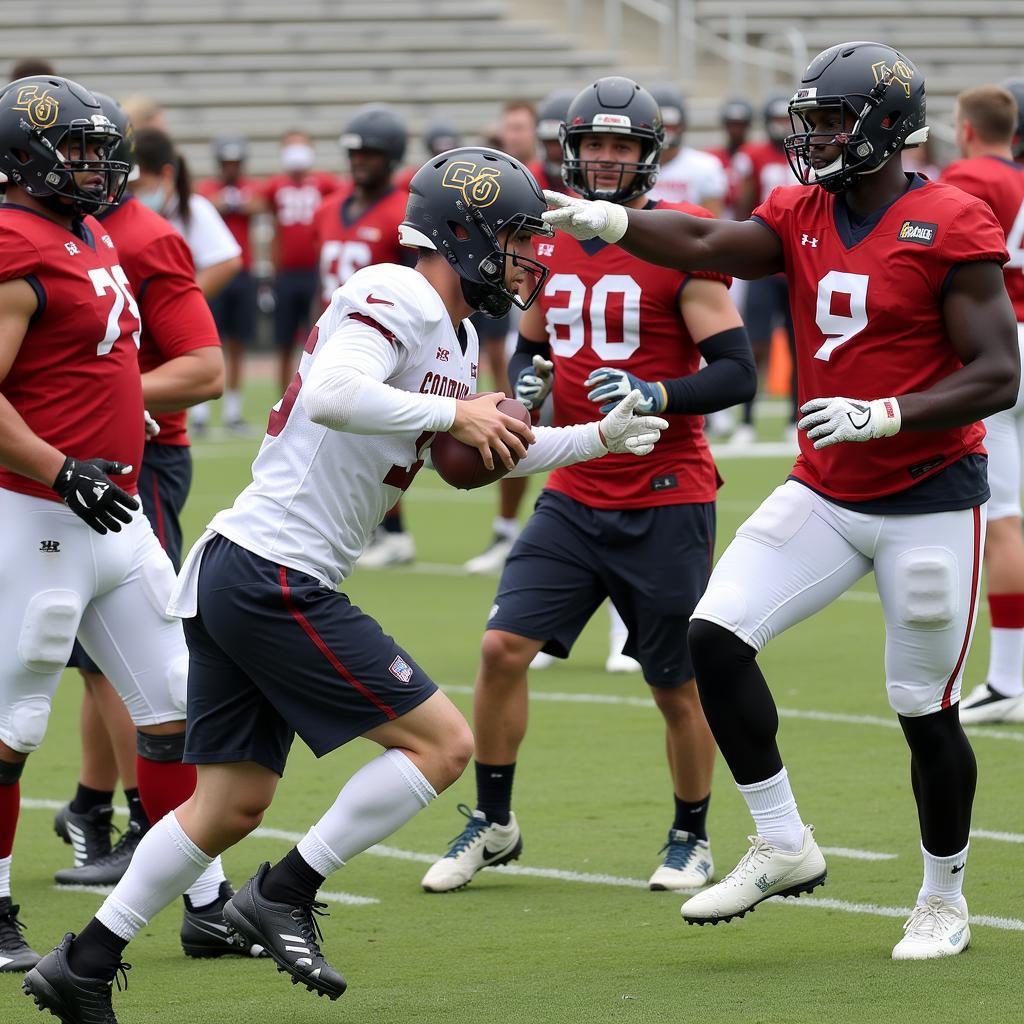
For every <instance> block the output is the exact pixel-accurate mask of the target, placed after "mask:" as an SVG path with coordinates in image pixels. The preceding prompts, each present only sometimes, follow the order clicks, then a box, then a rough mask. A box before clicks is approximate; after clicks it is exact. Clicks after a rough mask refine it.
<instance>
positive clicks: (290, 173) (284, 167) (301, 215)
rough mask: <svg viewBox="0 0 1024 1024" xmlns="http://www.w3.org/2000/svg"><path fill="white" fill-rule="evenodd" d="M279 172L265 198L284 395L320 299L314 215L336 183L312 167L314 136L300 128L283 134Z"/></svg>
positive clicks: (313, 160)
mask: <svg viewBox="0 0 1024 1024" xmlns="http://www.w3.org/2000/svg"><path fill="white" fill-rule="evenodd" d="M280 161H281V173H280V174H275V175H274V176H273V177H272V178H270V179H269V180H268V181H267V182H266V183H265V184H264V186H263V202H264V205H265V207H266V208H267V209H268V210H269V211H270V214H271V216H272V217H273V220H274V242H273V245H272V247H271V256H272V259H273V263H274V341H275V342H276V344H277V347H278V351H279V352H280V357H281V361H280V367H279V374H278V378H279V379H278V383H279V384H280V386H281V393H282V394H284V392H285V390H286V389H287V387H288V382H289V381H290V380H291V379H292V374H293V373H294V372H295V367H294V365H293V364H294V362H295V354H294V352H295V342H296V339H304V338H305V336H306V335H307V334H308V333H309V326H310V322H309V321H310V314H311V312H312V310H313V304H314V302H315V301H316V291H317V250H316V242H315V234H314V230H313V218H314V217H315V216H316V211H317V210H319V209H320V205H321V203H322V202H323V201H324V199H325V198H326V197H327V196H329V195H330V194H331V193H332V192H334V191H336V190H337V188H338V180H337V178H335V177H334V175H332V174H328V173H327V172H326V171H314V170H313V164H314V163H315V161H316V151H315V150H314V149H313V140H312V139H311V138H310V136H309V135H308V134H307V133H306V132H304V131H300V130H293V131H289V132H286V133H285V135H284V136H283V137H282V139H281V153H280Z"/></svg>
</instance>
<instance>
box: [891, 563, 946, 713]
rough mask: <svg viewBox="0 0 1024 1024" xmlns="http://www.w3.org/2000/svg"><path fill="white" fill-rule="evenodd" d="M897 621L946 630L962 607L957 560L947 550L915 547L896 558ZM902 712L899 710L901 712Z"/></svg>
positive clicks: (906, 624) (914, 627)
mask: <svg viewBox="0 0 1024 1024" xmlns="http://www.w3.org/2000/svg"><path fill="white" fill-rule="evenodd" d="M895 570H896V572H895V576H896V580H895V582H896V607H895V609H894V610H895V613H896V618H897V622H898V623H899V625H901V626H906V627H907V628H908V629H946V628H948V627H949V626H951V625H952V624H953V621H954V620H955V619H956V615H957V611H958V610H959V607H960V593H959V589H960V580H959V572H958V570H957V564H956V559H955V558H954V557H953V553H952V552H951V551H949V550H948V549H947V548H914V549H913V550H911V551H905V552H904V553H903V554H901V555H900V556H899V558H897V559H896V566H895ZM897 710H898V709H897Z"/></svg>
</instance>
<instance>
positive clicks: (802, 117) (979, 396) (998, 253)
mask: <svg viewBox="0 0 1024 1024" xmlns="http://www.w3.org/2000/svg"><path fill="white" fill-rule="evenodd" d="M790 110H791V113H792V117H793V120H794V128H795V131H794V134H792V135H791V136H790V137H789V138H788V139H787V140H786V151H787V153H788V155H789V159H790V162H791V166H792V167H793V170H794V172H795V173H796V175H797V177H798V179H799V180H800V182H801V183H802V184H803V185H805V186H807V187H803V188H780V189H776V190H775V191H774V192H772V193H771V195H770V196H769V197H768V200H767V201H766V202H764V203H762V204H761V206H759V207H758V208H757V210H755V211H754V216H753V219H752V220H750V221H747V222H743V223H736V222H733V221H709V220H704V219H701V218H697V217H691V216H687V215H686V214H682V213H676V212H674V211H658V210H655V211H642V210H626V209H624V208H623V207H622V206H618V205H615V204H613V203H608V202H596V203H594V202H588V201H585V200H582V199H569V198H566V197H564V196H560V195H556V194H555V193H551V194H549V195H548V196H547V199H548V202H549V203H550V204H552V205H553V206H554V207H556V208H555V209H554V210H553V212H551V213H550V214H548V215H547V218H546V219H547V220H548V221H549V222H550V223H552V224H554V225H557V226H559V227H561V228H563V229H564V230H567V231H569V232H570V233H571V234H573V236H574V237H576V238H579V239H592V238H600V239H602V240H603V241H606V242H617V243H619V244H620V245H621V246H622V247H624V248H625V249H626V250H627V251H628V252H631V253H633V254H634V255H636V256H640V257H641V258H643V259H649V260H651V261H652V262H655V263H658V264H662V265H668V266H673V267H679V268H683V269H695V268H703V269H705V270H713V271H718V272H720V273H734V274H738V275H740V276H742V277H747V278H756V277H761V276H764V275H765V274H772V273H778V272H783V271H784V272H785V274H786V276H787V278H788V279H789V282H790V285H791V288H790V295H791V296H792V302H793V316H794V320H795V323H796V329H797V340H798V348H797V357H798V360H799V377H798V379H799V382H800V401H801V413H802V416H803V418H802V419H801V421H800V423H799V424H798V426H799V428H800V455H799V457H798V459H797V461H796V464H795V466H794V467H793V470H792V473H791V475H790V477H789V479H788V480H787V481H786V482H785V483H784V484H782V486H780V487H779V488H777V489H776V490H775V492H774V493H773V494H771V495H770V496H769V497H768V498H767V499H766V500H765V501H764V502H763V503H762V505H761V507H760V508H759V509H758V510H757V511H756V512H754V514H753V515H752V516H751V517H750V518H749V519H748V520H747V521H746V522H745V523H744V524H743V525H742V526H741V527H740V529H739V531H738V532H737V535H736V538H735V539H734V540H733V542H732V544H730V546H729V548H728V550H727V551H726V552H725V554H724V555H723V556H722V558H721V559H720V560H719V562H718V564H717V566H716V567H715V570H714V573H713V574H712V576H711V581H710V583H709V584H708V589H707V592H706V593H705V594H704V596H703V597H702V598H701V600H700V603H699V604H698V605H697V608H696V611H695V612H694V614H693V619H692V621H691V623H690V632H689V643H690V651H691V654H692V656H693V662H694V667H695V669H696V673H697V684H698V686H699V688H700V695H701V701H702V703H703V705H704V711H705V713H706V715H707V718H708V722H709V723H710V724H711V729H712V731H713V732H714V735H715V739H716V740H717V741H718V746H719V748H720V749H721V751H722V753H723V755H724V756H725V759H726V761H727V762H728V764H729V767H730V769H731V770H732V773H733V776H734V778H735V779H736V782H737V784H738V786H739V789H740V792H741V793H742V794H743V797H744V799H745V800H746V802H747V805H748V807H749V808H750V811H751V813H752V814H753V817H754V822H755V826H756V830H757V835H756V837H755V838H754V840H753V844H752V845H751V847H750V849H749V850H748V851H747V853H746V854H745V855H744V857H743V859H742V860H741V861H740V863H739V865H738V866H737V867H736V868H735V869H734V870H733V871H731V872H730V873H729V874H728V875H726V877H725V878H723V879H722V880H721V881H720V882H718V883H717V884H716V885H714V886H711V887H710V888H708V889H705V890H704V891H703V892H702V893H698V894H697V895H696V896H694V897H693V898H692V899H691V900H689V901H688V902H687V903H685V904H684V905H683V916H684V918H685V919H686V920H687V921H689V922H691V923H704V922H708V921H711V922H716V921H729V920H731V919H732V918H734V917H739V916H742V915H743V914H745V913H746V912H747V911H748V910H750V909H751V908H753V907H754V906H756V905H757V904H758V903H759V902H760V901H761V900H764V899H767V898H768V897H770V896H774V895H778V894H786V895H793V896H796V895H799V894H800V893H802V892H808V891H810V890H811V889H813V888H815V887H816V886H818V885H820V884H821V883H822V882H824V881H825V873H826V869H825V860H824V858H823V857H822V854H821V851H820V850H819V848H818V845H817V843H816V842H815V839H814V833H813V829H812V828H811V826H809V825H805V824H804V822H803V819H802V818H801V816H800V812H799V811H798V810H797V805H796V801H795V799H794V797H793V791H792V789H791V788H790V783H789V780H788V777H787V774H786V769H785V767H784V765H783V762H782V757H781V755H780V753H779V749H778V746H777V745H776V739H775V735H776V730H777V724H778V719H777V715H776V709H775V703H774V701H773V700H772V695H771V693H770V691H769V689H768V686H767V683H766V682H765V679H764V676H763V675H762V674H761V671H760V669H759V668H758V665H757V655H758V653H759V652H760V651H761V649H762V648H763V647H764V646H765V644H766V643H768V641H769V640H771V638H772V637H774V636H776V635H778V634H779V633H781V632H782V631H783V630H785V629H787V628H789V627H790V626H792V625H795V624H796V623H797V622H800V621H802V620H803V619H806V618H808V617H809V616H811V615H813V614H814V613H815V612H816V611H818V610H819V609H820V608H823V607H824V606H825V605H827V604H830V603H831V602H832V601H834V600H835V599H836V598H837V597H839V596H840V595H841V594H842V593H844V592H845V591H846V590H848V589H849V588H850V587H851V586H852V585H853V584H854V583H855V582H856V581H857V580H859V579H861V578H862V577H864V576H866V575H868V574H869V573H871V572H874V576H875V582H876V586H877V589H878V596H879V599H880V600H881V605H882V611H883V614H884V617H885V628H886V646H885V673H886V689H887V693H888V698H889V703H890V705H891V707H892V708H893V710H894V711H895V712H896V713H897V715H898V716H899V723H900V726H901V728H902V731H903V734H904V736H905V737H906V740H907V744H908V746H909V747H910V761H911V780H912V782H913V789H914V796H915V799H916V801H917V810H918V818H919V823H920V830H921V848H922V853H923V857H924V880H923V883H922V885H921V889H920V891H919V893H918V897H917V904H916V906H915V908H914V910H913V913H912V914H911V915H910V918H909V919H908V920H907V922H906V925H905V926H904V935H903V938H902V939H901V940H900V941H899V942H898V943H897V944H896V946H895V948H894V949H893V953H892V955H893V958H894V959H897V960H903V959H925V958H933V957H940V956H949V955H953V954H956V953H960V952H962V951H963V950H964V949H965V948H966V947H967V945H968V943H969V942H970V927H969V922H968V913H967V904H966V903H965V902H964V899H963V881H964V876H965V870H964V869H965V866H966V863H967V849H968V841H967V840H968V835H969V832H970V820H971V805H972V802H973V798H974V788H975V782H976V776H977V772H976V768H975V762H974V754H973V752H972V750H971V746H970V743H969V742H968V741H967V737H966V736H965V735H964V731H963V729H962V728H961V725H960V721H959V717H958V712H959V707H958V702H959V699H960V685H961V679H962V675H963V667H964V660H965V658H966V657H967V652H968V649H969V647H970V641H971V634H972V632H973V629H974V624H975V621H976V612H977V600H978V590H979V585H980V578H981V550H982V547H983V544H984V536H985V503H986V501H987V500H988V497H989V488H988V481H987V479H986V457H985V453H984V447H983V444H982V439H983V438H984V435H985V430H984V427H983V426H982V425H981V424H980V423H979V422H978V421H979V420H980V419H982V418H983V417H985V416H990V415H992V414H993V413H996V412H999V411H1000V410H1002V409H1008V408H1010V407H1011V406H1012V405H1013V404H1014V403H1015V402H1016V400H1017V393H1018V386H1019V381H1020V357H1019V354H1018V349H1017V331H1016V321H1015V318H1014V314H1013V307H1012V306H1011V304H1010V300H1009V299H1008V298H1007V295H1006V288H1005V286H1004V283H1003V275H1002V272H1001V270H1000V267H1001V265H1002V264H1003V263H1005V262H1006V260H1007V252H1006V241H1005V238H1004V236H1003V231H1002V229H1001V228H1000V226H999V222H998V221H997V220H996V218H995V217H994V216H993V215H992V211H991V210H990V209H989V207H988V206H987V205H986V204H985V203H983V202H982V201H981V200H979V199H975V198H974V197H973V196H968V195H967V194H966V193H964V192H962V191H961V190H960V189H958V188H954V187H953V186H951V185H947V184H943V183H939V182H929V181H927V180H926V179H924V178H921V177H919V176H917V175H908V174H905V173H904V171H903V168H902V165H901V158H900V152H901V150H902V148H903V146H904V145H914V144H915V143H917V142H920V141H921V139H922V138H923V137H924V136H925V134H926V133H927V130H928V129H927V126H926V123H925V94H924V80H923V78H922V76H921V73H920V72H919V71H918V70H917V68H915V67H914V65H913V64H912V63H911V62H910V60H909V59H908V58H907V57H905V56H904V55H903V54H901V53H899V52H898V51H896V50H894V49H892V48H891V47H889V46H885V45H883V44H880V43H871V42H855V43H843V44H840V45H838V46H833V47H830V48H829V49H827V50H825V51H824V52H822V53H820V54H819V55H818V56H817V57H815V59H814V60H813V61H812V62H811V64H810V66H809V67H808V68H807V71H806V72H805V73H804V77H803V80H802V82H801V83H800V85H799V86H798V88H797V90H796V92H795V93H794V95H793V98H792V100H791V101H790ZM556 244H557V243H556Z"/></svg>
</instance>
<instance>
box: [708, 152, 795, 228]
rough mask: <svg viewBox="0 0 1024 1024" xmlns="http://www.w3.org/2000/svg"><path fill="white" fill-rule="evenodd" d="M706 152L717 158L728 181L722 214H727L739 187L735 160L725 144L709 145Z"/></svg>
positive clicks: (734, 202)
mask: <svg viewBox="0 0 1024 1024" xmlns="http://www.w3.org/2000/svg"><path fill="white" fill-rule="evenodd" d="M707 152H708V153H710V154H711V155H712V156H713V157H715V159H716V160H718V162H719V163H720V164H721V165H722V169H723V170H724V171H725V180H726V181H727V182H728V183H729V188H728V190H727V191H726V193H725V200H724V216H729V214H730V213H731V211H732V209H733V207H734V206H735V205H736V197H737V196H738V195H739V189H740V176H739V174H738V173H737V170H736V162H735V160H734V159H733V154H732V153H730V152H729V150H727V149H726V148H725V146H709V147H708V149H707ZM787 166H788V165H787Z"/></svg>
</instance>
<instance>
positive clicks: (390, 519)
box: [380, 512, 405, 533]
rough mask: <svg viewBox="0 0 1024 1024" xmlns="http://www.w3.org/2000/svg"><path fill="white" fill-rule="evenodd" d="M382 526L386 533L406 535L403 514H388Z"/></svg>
mask: <svg viewBox="0 0 1024 1024" xmlns="http://www.w3.org/2000/svg"><path fill="white" fill-rule="evenodd" d="M380 525H381V527H382V528H383V529H384V532H385V533H405V526H404V524H403V523H402V513H401V512H388V514H387V515H386V516H384V519H383V521H382V522H381V524H380Z"/></svg>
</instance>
